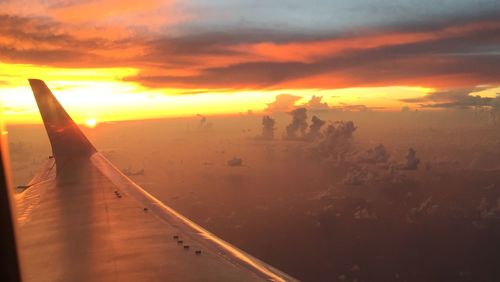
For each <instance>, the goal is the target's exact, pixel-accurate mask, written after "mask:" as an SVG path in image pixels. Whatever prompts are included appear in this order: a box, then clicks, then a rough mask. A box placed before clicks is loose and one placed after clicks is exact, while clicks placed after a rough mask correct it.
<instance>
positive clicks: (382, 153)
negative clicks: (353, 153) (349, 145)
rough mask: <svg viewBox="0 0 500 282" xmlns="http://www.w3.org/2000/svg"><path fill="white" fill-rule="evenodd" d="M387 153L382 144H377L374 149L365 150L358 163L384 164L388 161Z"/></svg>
mask: <svg viewBox="0 0 500 282" xmlns="http://www.w3.org/2000/svg"><path fill="white" fill-rule="evenodd" d="M389 157H390V155H389V153H388V152H387V150H386V149H385V146H384V145H383V144H379V145H377V146H375V147H374V148H371V149H368V150H366V151H365V152H364V153H363V154H362V155H361V156H360V157H359V162H362V163H373V164H376V163H386V162H387V161H388V160H389Z"/></svg>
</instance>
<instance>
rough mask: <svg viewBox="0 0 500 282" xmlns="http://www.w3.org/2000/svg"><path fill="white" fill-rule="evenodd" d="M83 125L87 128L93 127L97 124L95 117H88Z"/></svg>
mask: <svg viewBox="0 0 500 282" xmlns="http://www.w3.org/2000/svg"><path fill="white" fill-rule="evenodd" d="M85 125H86V126H87V127H89V128H94V127H96V125H97V120H96V119H95V118H89V119H87V120H86V121H85Z"/></svg>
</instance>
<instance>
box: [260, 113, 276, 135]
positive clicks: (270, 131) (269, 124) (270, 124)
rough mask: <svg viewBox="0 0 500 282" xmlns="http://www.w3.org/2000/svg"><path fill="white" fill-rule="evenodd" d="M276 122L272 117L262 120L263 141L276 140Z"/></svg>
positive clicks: (265, 117)
mask: <svg viewBox="0 0 500 282" xmlns="http://www.w3.org/2000/svg"><path fill="white" fill-rule="evenodd" d="M275 124H276V121H275V120H274V119H273V118H271V117H270V116H264V117H263V118H262V138H263V139H273V138H274V130H275V128H274V125H275Z"/></svg>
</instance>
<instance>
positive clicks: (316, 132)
mask: <svg viewBox="0 0 500 282" xmlns="http://www.w3.org/2000/svg"><path fill="white" fill-rule="evenodd" d="M325 123H326V122H325V121H324V120H322V119H320V118H318V117H317V116H313V117H312V118H311V125H310V126H309V132H307V139H308V140H310V141H314V140H316V139H318V138H320V137H321V135H322V134H321V128H322V127H323V125H325Z"/></svg>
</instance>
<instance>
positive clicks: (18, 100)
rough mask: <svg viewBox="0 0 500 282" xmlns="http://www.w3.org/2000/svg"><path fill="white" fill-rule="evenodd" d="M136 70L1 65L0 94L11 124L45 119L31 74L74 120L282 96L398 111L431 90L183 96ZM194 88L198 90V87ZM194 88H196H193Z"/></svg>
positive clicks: (243, 107) (210, 111) (212, 108)
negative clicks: (140, 78) (147, 81)
mask: <svg viewBox="0 0 500 282" xmlns="http://www.w3.org/2000/svg"><path fill="white" fill-rule="evenodd" d="M137 73H138V70H137V69H134V68H96V69H94V68H87V69H81V68H80V69H73V68H53V67H43V66H33V65H21V64H4V63H0V83H1V84H0V97H1V98H3V108H4V110H3V113H4V116H3V117H4V119H5V120H6V122H7V123H39V122H41V118H40V115H39V113H38V109H37V107H36V103H35V100H34V98H33V94H32V92H31V89H30V87H29V85H28V81H27V79H28V78H40V79H43V80H45V81H46V83H47V84H48V86H49V88H51V90H52V92H53V93H54V95H55V96H56V97H57V98H58V99H59V101H60V102H61V104H63V106H64V107H65V108H66V109H67V111H68V112H69V113H70V115H71V116H72V117H73V119H74V120H75V122H77V123H80V124H85V123H86V121H87V120H89V119H90V118H89V117H92V118H91V119H94V120H96V122H97V120H99V122H106V121H118V120H135V119H151V118H164V117H182V116H194V115H196V114H198V113H199V114H204V115H225V114H236V113H241V112H247V111H248V110H252V111H254V112H259V111H262V110H264V109H265V108H266V107H267V104H268V103H271V102H273V101H274V100H275V97H276V96H277V95H279V94H291V95H296V96H299V97H302V99H301V100H299V101H298V103H297V105H300V104H304V103H306V102H307V101H308V100H309V99H310V97H311V96H313V95H317V96H318V95H319V96H323V97H324V99H323V102H327V103H328V104H329V105H330V106H342V105H346V104H348V105H360V104H363V105H366V106H368V107H384V110H400V109H401V107H402V106H403V105H404V103H402V102H400V101H399V99H403V98H414V97H420V96H424V95H425V94H426V93H428V92H430V91H432V89H428V88H421V87H401V86H400V87H396V86H395V87H371V88H346V89H332V90H322V89H300V90H299V89H281V90H252V91H248V90H246V91H238V90H234V91H232V92H216V91H214V92H210V93H202V94H182V93H184V92H187V91H186V89H161V90H158V89H150V88H146V87H144V86H142V85H140V84H138V83H135V82H129V81H124V80H123V78H125V77H128V76H133V75H135V74H137ZM195 90H196V89H195ZM195 90H193V92H195Z"/></svg>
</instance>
